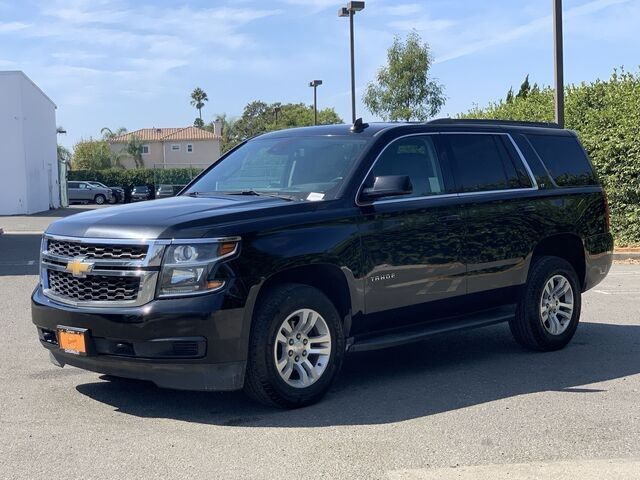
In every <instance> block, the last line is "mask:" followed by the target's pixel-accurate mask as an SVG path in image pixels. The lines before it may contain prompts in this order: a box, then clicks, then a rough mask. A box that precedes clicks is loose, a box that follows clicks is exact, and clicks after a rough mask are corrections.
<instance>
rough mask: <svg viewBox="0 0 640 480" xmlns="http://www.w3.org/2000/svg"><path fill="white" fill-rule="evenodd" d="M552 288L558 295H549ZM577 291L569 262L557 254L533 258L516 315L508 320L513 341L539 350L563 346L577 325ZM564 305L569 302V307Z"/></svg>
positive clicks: (574, 273)
mask: <svg viewBox="0 0 640 480" xmlns="http://www.w3.org/2000/svg"><path fill="white" fill-rule="evenodd" d="M563 279H564V280H566V284H568V285H569V286H570V289H567V288H566V284H565V283H563ZM547 286H549V288H548V289H547V288H546V287H547ZM554 291H557V292H559V293H560V295H556V296H555V297H554V296H553V295H551V294H552V293H553V292H554ZM581 291H582V290H581V288H580V283H579V281H578V276H577V275H576V272H575V270H574V269H573V267H572V266H571V265H570V264H569V262H567V261H566V260H563V259H562V258H559V257H540V258H537V259H535V261H534V263H533V264H532V265H531V268H530V270H529V280H528V281H527V284H526V286H525V290H524V292H523V293H522V297H521V299H520V302H519V303H518V307H517V309H516V315H515V317H514V318H513V319H512V320H511V321H510V322H509V328H510V329H511V333H512V334H513V336H514V338H515V339H516V341H517V342H518V343H519V344H520V345H522V346H523V347H525V348H528V349H530V350H537V351H541V352H549V351H553V350H560V349H561V348H564V347H565V346H566V345H567V344H568V343H569V342H570V341H571V339H572V338H573V335H574V334H575V332H576V329H577V328H578V322H579V320H580V308H581V304H582V301H581V300H582V299H581ZM562 292H564V293H562ZM569 294H570V295H571V296H570V297H569ZM567 305H572V309H571V310H570V309H569V307H567ZM545 312H546V314H545ZM554 312H555V313H554Z"/></svg>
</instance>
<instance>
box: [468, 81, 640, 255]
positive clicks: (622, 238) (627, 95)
mask: <svg viewBox="0 0 640 480" xmlns="http://www.w3.org/2000/svg"><path fill="white" fill-rule="evenodd" d="M565 114H566V124H567V125H566V126H567V128H569V129H572V130H575V131H576V132H577V133H578V135H579V137H580V139H581V140H582V143H583V144H584V146H585V148H586V149H587V151H588V152H589V155H590V157H591V159H592V160H593V163H594V165H595V167H596V170H597V172H598V175H599V177H600V179H601V180H602V183H603V184H604V187H605V189H606V190H607V194H608V195H609V205H610V206H611V227H612V231H613V235H614V237H615V240H616V244H617V245H619V246H626V245H640V71H638V72H637V73H630V72H625V71H622V72H617V71H616V72H614V73H613V75H612V76H611V78H609V80H607V81H602V80H597V81H595V82H592V83H581V84H580V85H570V86H568V87H567V89H566V112H565ZM463 117H466V118H493V119H510V120H537V121H553V118H554V99H553V90H552V89H551V88H543V89H541V90H540V89H535V90H531V92H530V93H528V95H526V96H524V97H521V98H513V99H512V100H510V101H504V100H503V101H500V102H497V103H492V104H490V105H489V106H487V107H486V108H475V109H473V110H471V111H470V112H469V113H467V114H465V115H463Z"/></svg>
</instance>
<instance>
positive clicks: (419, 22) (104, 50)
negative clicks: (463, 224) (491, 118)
mask: <svg viewBox="0 0 640 480" xmlns="http://www.w3.org/2000/svg"><path fill="white" fill-rule="evenodd" d="M343 3H346V2H345V1H333V0H262V1H256V0H212V1H204V0H196V1H191V2H174V1H169V0H156V1H153V2H152V1H150V0H46V1H36V0H0V70H23V71H24V72H25V73H26V74H27V75H29V76H30V77H31V78H32V79H33V80H34V81H35V82H36V83H37V84H38V85H39V86H40V87H41V88H42V89H43V90H44V91H45V92H46V93H47V94H48V95H49V96H50V97H51V98H52V99H53V100H54V101H55V102H56V104H57V105H58V111H57V117H58V124H60V125H63V126H64V127H65V128H66V129H67V130H68V134H67V135H66V136H61V138H60V140H61V143H63V144H65V145H67V146H72V145H73V144H74V143H75V142H76V141H77V140H79V139H80V138H83V137H84V138H88V137H89V136H94V137H97V136H99V135H100V128H101V127H103V126H109V127H113V128H115V127H119V126H125V127H127V128H128V129H129V130H134V129H137V128H143V127H152V126H155V127H177V126H186V125H189V124H191V123H192V122H193V119H194V118H195V116H196V112H195V110H194V109H193V108H192V107H191V106H190V105H189V93H190V91H191V90H192V89H193V88H194V87H196V86H200V87H202V88H203V89H204V90H205V91H206V92H207V93H208V95H209V99H210V101H209V103H208V104H207V106H206V107H205V109H204V112H203V113H204V116H205V119H206V120H207V121H208V120H210V119H212V118H213V117H214V116H215V114H217V113H223V112H225V113H227V114H228V115H229V116H232V117H233V116H238V115H240V114H241V113H242V109H243V107H244V105H245V104H246V103H247V102H249V101H251V100H255V99H260V100H264V101H266V102H275V101H281V102H300V101H302V102H307V103H311V101H312V100H311V99H312V91H311V89H310V88H309V87H308V86H307V84H308V81H309V80H311V79H314V78H320V79H322V80H323V81H324V85H322V86H321V87H320V89H319V91H318V95H319V106H320V107H325V106H333V107H335V108H336V110H337V112H338V113H339V114H340V115H341V116H342V117H343V118H344V119H349V117H350V113H349V112H350V103H349V102H350V97H349V63H348V61H349V57H348V21H347V20H346V19H343V18H338V17H337V9H338V7H339V6H341V4H343ZM550 14H551V0H518V1H513V0H511V1H508V0H483V1H475V0H474V1H471V0H367V6H366V9H365V10H364V11H363V12H361V13H359V14H358V15H357V16H356V61H357V76H356V77H357V87H358V99H359V97H360V95H361V93H362V90H363V87H364V86H365V85H366V83H367V82H368V81H369V80H371V79H373V77H374V75H375V72H376V70H377V68H378V67H379V66H381V65H382V64H383V63H384V61H385V54H386V49H387V47H388V46H389V45H390V44H391V42H392V40H393V37H394V35H400V36H402V35H405V34H406V33H407V32H408V31H409V30H410V29H412V28H414V29H416V30H417V31H418V33H419V34H420V35H421V36H422V38H423V39H424V40H425V41H427V42H429V43H430V45H431V46H432V49H433V54H434V56H435V58H436V64H435V65H434V67H433V70H432V74H433V75H434V76H435V77H437V78H438V79H439V80H440V81H441V82H442V83H443V84H444V85H445V88H446V95H447V97H448V101H447V104H446V105H445V107H444V109H443V111H442V114H443V115H455V114H457V113H459V112H462V111H466V110H467V109H469V108H470V107H472V106H473V105H474V104H479V105H485V104H486V103H487V102H489V101H491V100H495V99H498V98H500V97H502V96H504V95H505V93H506V91H507V90H508V89H509V87H510V86H514V88H517V87H518V86H519V85H520V82H521V81H522V79H523V77H524V76H525V75H526V74H527V73H529V74H530V75H531V79H532V81H535V82H538V83H540V84H551V83H552V81H553V63H552V31H551V16H550ZM639 29H640V0H565V60H566V65H565V74H566V79H567V81H568V82H572V83H575V82H580V81H590V80H594V79H596V78H607V77H608V76H609V74H610V73H611V72H612V70H613V68H614V67H618V66H621V65H624V66H625V67H626V68H627V69H628V70H636V69H637V68H638V65H640V39H639V37H638V33H639V32H638V30H639ZM359 114H361V115H362V116H363V117H364V118H365V119H369V120H371V119H373V117H371V115H369V114H368V112H366V111H365V110H364V108H363V107H362V106H361V105H360V106H359Z"/></svg>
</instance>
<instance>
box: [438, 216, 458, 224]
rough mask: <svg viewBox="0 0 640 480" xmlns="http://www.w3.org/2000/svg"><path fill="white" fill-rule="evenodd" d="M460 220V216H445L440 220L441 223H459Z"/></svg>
mask: <svg viewBox="0 0 640 480" xmlns="http://www.w3.org/2000/svg"><path fill="white" fill-rule="evenodd" d="M458 220H460V215H445V216H444V217H440V218H438V221H439V222H457V221H458Z"/></svg>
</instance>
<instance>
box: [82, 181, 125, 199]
mask: <svg viewBox="0 0 640 480" xmlns="http://www.w3.org/2000/svg"><path fill="white" fill-rule="evenodd" d="M87 183H89V184H91V185H93V186H94V187H100V188H108V189H109V190H111V200H109V203H122V202H124V188H122V187H107V186H106V185H105V184H104V183H101V182H87Z"/></svg>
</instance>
